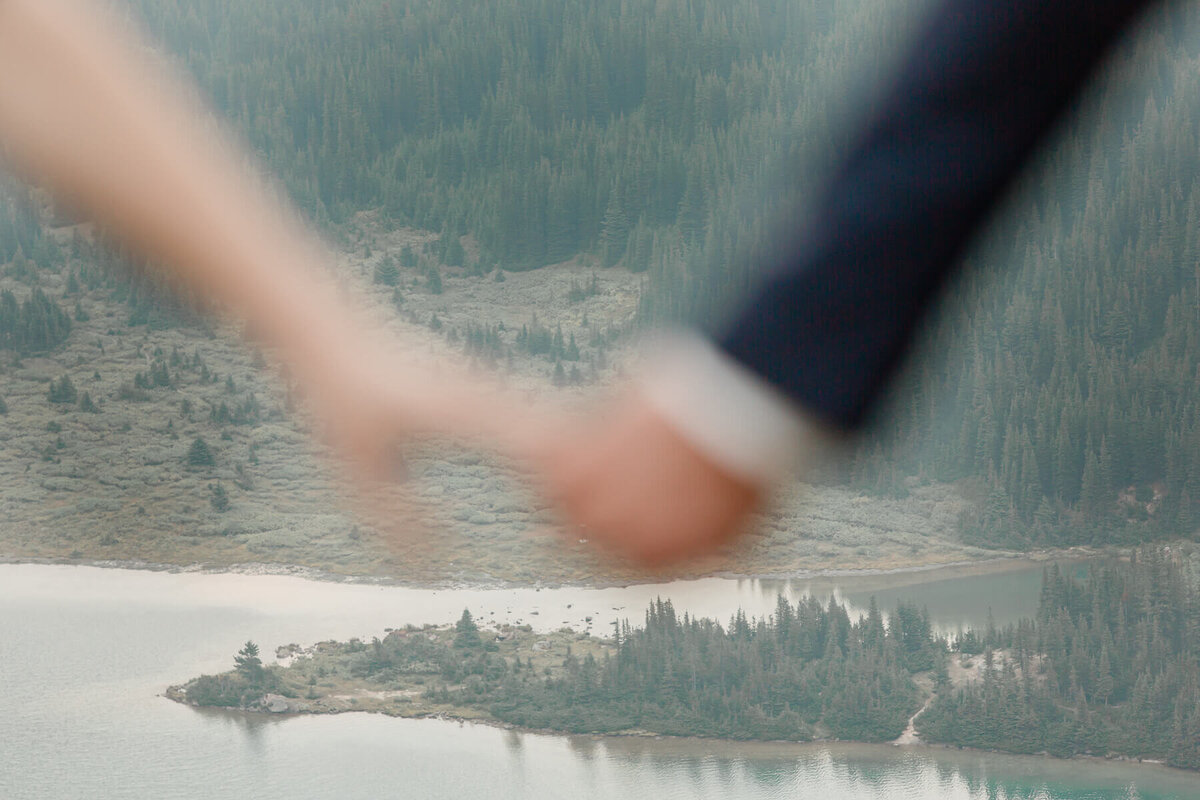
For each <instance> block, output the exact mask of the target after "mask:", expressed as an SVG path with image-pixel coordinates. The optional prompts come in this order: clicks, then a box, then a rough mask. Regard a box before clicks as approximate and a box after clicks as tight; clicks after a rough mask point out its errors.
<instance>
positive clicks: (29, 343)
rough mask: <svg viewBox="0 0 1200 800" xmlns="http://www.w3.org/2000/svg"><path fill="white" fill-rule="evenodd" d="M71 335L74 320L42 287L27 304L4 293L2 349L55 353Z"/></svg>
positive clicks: (0, 298)
mask: <svg viewBox="0 0 1200 800" xmlns="http://www.w3.org/2000/svg"><path fill="white" fill-rule="evenodd" d="M70 333H71V318H70V317H68V316H67V313H66V312H65V311H63V310H62V308H61V307H60V306H59V305H58V303H56V302H54V301H53V300H51V299H50V297H49V296H48V295H47V294H46V293H45V292H44V291H42V290H41V289H40V288H39V289H34V290H33V292H31V293H30V295H29V297H28V298H27V299H26V300H25V301H24V302H20V301H18V300H17V296H16V295H15V294H14V293H13V292H10V291H8V290H7V289H6V290H4V291H0V350H16V351H17V352H18V353H31V352H39V351H44V350H52V349H54V348H55V347H57V346H58V345H60V344H62V342H63V341H65V340H66V338H67V336H68V335H69V334H70Z"/></svg>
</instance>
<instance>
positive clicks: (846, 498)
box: [0, 215, 997, 583]
mask: <svg viewBox="0 0 1200 800" xmlns="http://www.w3.org/2000/svg"><path fill="white" fill-rule="evenodd" d="M342 236H343V238H342V240H341V242H340V243H339V248H340V250H341V252H342V255H341V263H340V269H341V271H342V274H344V275H345V276H346V279H347V280H348V281H349V282H351V283H353V284H355V285H357V286H359V287H361V288H362V290H363V292H364V293H365V294H366V295H367V296H368V297H369V298H370V302H371V304H372V305H373V308H374V312H375V313H377V314H378V315H379V316H380V318H381V319H383V320H386V322H387V324H388V325H391V326H393V327H394V328H395V329H396V330H397V331H403V332H404V334H405V335H406V336H409V337H417V338H419V339H420V341H422V342H424V343H426V345H427V346H428V347H429V348H430V350H431V351H434V352H439V353H447V352H456V353H460V354H461V353H463V352H464V351H466V350H467V349H468V340H469V339H470V333H471V331H472V329H473V327H474V328H476V329H479V328H482V327H484V326H486V327H487V328H488V329H489V330H490V331H491V332H492V335H493V339H494V344H495V346H494V347H493V348H492V350H493V352H492V354H491V355H488V354H479V353H476V354H475V358H474V360H475V361H476V362H477V363H479V364H480V365H481V368H485V369H494V370H497V371H498V372H499V373H501V374H502V375H503V377H504V380H505V382H506V383H508V384H509V385H510V386H514V387H516V388H518V389H520V390H523V391H527V392H529V393H530V394H531V395H532V394H536V393H542V392H548V393H557V396H558V398H559V399H563V400H566V401H567V402H576V403H581V404H582V403H586V402H588V400H589V398H592V397H594V396H596V395H597V394H600V393H603V391H605V388H606V387H608V386H611V385H612V384H613V383H615V382H616V380H617V379H618V377H619V375H620V371H621V368H622V365H623V364H626V363H627V362H628V358H629V354H630V352H632V350H633V349H634V347H633V345H631V343H630V336H629V334H628V330H629V327H630V325H629V323H630V321H631V320H632V318H633V316H634V314H635V311H636V308H637V303H638V298H639V294H640V291H641V286H642V281H643V277H642V276H639V275H636V274H632V273H629V272H628V271H625V270H620V269H607V270H606V269H600V268H596V267H594V266H593V265H592V264H590V263H589V262H588V261H587V260H586V259H580V260H578V261H576V262H571V263H567V264H562V265H557V266H553V267H547V268H543V269H540V270H536V271H531V272H505V273H503V279H502V280H498V279H497V274H496V272H495V271H490V272H489V273H488V274H485V275H482V276H481V275H471V274H469V273H470V272H471V270H467V269H463V268H457V267H447V266H444V265H441V266H440V267H439V274H440V276H441V282H442V291H441V292H440V293H436V292H435V291H433V290H432V288H431V286H430V281H429V278H428V273H427V267H428V266H429V264H431V263H433V262H432V256H430V255H422V253H423V251H424V248H425V246H426V244H427V243H432V242H433V241H434V238H435V237H434V236H433V235H432V234H429V233H427V232H422V231H415V230H403V229H402V230H386V229H384V228H383V227H382V226H380V225H379V224H378V223H377V222H376V221H375V220H374V219H372V218H371V217H370V216H366V215H365V216H363V217H361V218H360V219H359V220H358V222H357V224H355V225H353V226H350V227H349V228H348V229H347V230H346V231H344V232H343V234H342ZM406 247H407V248H409V250H410V251H411V252H413V253H415V254H417V255H418V257H419V261H420V263H419V264H418V265H416V266H408V267H401V268H399V270H398V275H397V279H396V285H395V286H390V285H382V284H378V283H374V282H373V279H374V277H375V274H376V271H377V267H379V266H380V264H381V262H383V261H384V260H385V259H390V260H392V261H395V262H397V263H399V262H400V261H401V260H402V255H403V254H404V251H405V248H406ZM464 248H465V250H466V252H467V260H468V263H470V262H471V260H472V259H473V257H474V248H473V247H472V243H471V242H470V241H469V240H464ZM2 273H3V270H2V269H0V274H2ZM38 281H39V285H40V286H41V287H42V288H43V289H45V290H46V291H47V293H48V294H50V295H51V296H52V297H55V298H59V299H60V302H61V303H62V305H63V306H64V308H66V309H68V310H70V309H71V308H72V307H73V306H74V301H75V300H76V299H78V301H79V308H80V309H81V310H82V311H83V312H84V317H86V318H84V319H80V320H79V321H76V322H75V324H74V327H73V330H72V332H71V335H70V337H69V338H68V340H67V342H66V343H65V344H64V345H63V346H62V347H60V348H58V349H56V350H54V351H53V352H51V353H48V354H43V355H39V356H36V357H35V356H27V357H24V358H16V357H15V355H14V354H12V353H5V352H0V398H2V399H3V400H4V401H5V405H6V406H7V409H8V412H7V414H6V415H4V416H0V559H8V560H18V559H37V558H45V559H68V560H83V561H135V562H144V563H149V564H164V565H203V566H207V567H212V568H230V567H238V566H239V565H240V566H241V567H243V568H261V567H262V566H263V565H268V567H270V566H271V565H274V566H280V565H294V566H300V567H307V568H311V569H314V570H318V571H320V572H324V573H329V574H340V575H356V576H375V577H380V578H388V579H395V580H401V581H407V582H422V583H433V582H471V583H500V582H518V583H531V582H533V583H565V582H580V583H602V582H612V581H627V580H636V579H637V578H638V577H639V574H638V573H637V572H635V571H633V570H632V569H630V568H629V567H627V566H625V565H621V564H614V563H611V562H609V561H605V560H602V559H600V558H599V557H597V555H596V554H595V553H594V552H593V551H592V549H591V548H590V547H588V546H587V545H586V544H584V543H581V542H579V541H577V540H576V539H574V538H571V537H567V538H566V541H567V543H568V544H567V546H566V547H564V546H563V545H562V540H563V538H564V537H562V536H560V535H556V532H557V530H558V529H557V527H556V524H555V518H554V515H553V513H552V511H551V510H550V509H548V508H546V507H544V506H543V505H542V504H541V503H540V501H538V500H537V499H536V498H534V497H533V496H532V495H531V494H529V493H528V492H527V491H525V489H524V488H523V486H522V484H521V481H520V478H519V476H518V475H517V474H516V473H515V472H514V471H513V470H512V469H511V468H510V467H509V465H507V464H505V463H502V462H501V461H500V460H499V459H498V458H497V457H494V456H489V455H488V454H482V453H476V452H470V451H465V450H462V449H460V448H455V447H453V446H448V445H447V446H434V445H430V446H426V447H422V448H418V450H417V451H415V452H413V453H410V454H409V455H410V465H409V466H410V472H411V478H410V480H409V481H408V483H407V484H406V485H405V487H404V492H405V497H406V498H407V499H406V504H405V505H404V506H403V508H404V509H405V515H404V516H403V517H402V518H400V517H398V518H397V519H396V520H392V521H391V522H392V523H394V524H391V525H389V527H390V528H391V532H390V533H388V534H384V533H381V532H380V529H379V526H372V525H371V524H368V522H367V521H366V518H364V517H362V516H356V515H355V514H353V513H351V512H350V511H349V510H348V506H347V504H346V503H345V502H343V498H342V495H341V494H340V493H339V492H338V491H337V489H336V487H335V483H334V479H335V476H336V471H335V470H333V469H332V468H331V467H330V465H329V464H327V463H326V462H325V461H324V459H323V458H322V457H321V454H320V451H319V448H318V447H317V446H316V445H314V444H313V442H312V439H311V437H310V435H309V433H308V431H307V429H306V426H305V424H304V420H303V417H302V415H300V414H297V413H295V411H294V409H293V404H292V402H291V399H290V398H289V396H288V392H287V390H286V387H285V386H284V385H283V383H282V381H280V380H279V379H277V378H276V377H274V374H273V372H272V371H271V370H270V369H269V368H268V367H267V365H266V360H265V359H264V357H263V356H262V355H261V354H259V353H257V352H255V351H254V350H252V349H250V348H248V347H247V346H245V345H243V344H242V343H241V342H240V341H239V339H238V337H237V335H236V331H234V330H232V329H231V328H229V327H228V326H220V325H216V324H215V323H205V322H203V321H200V322H195V323H192V324H185V325H178V326H172V327H165V328H163V329H155V328H156V327H157V326H152V325H151V326H148V325H144V324H143V325H131V324H130V311H129V307H128V306H127V304H125V303H124V302H122V301H121V300H118V299H116V297H114V296H113V291H112V290H111V289H105V288H99V289H95V290H92V291H88V290H86V289H85V290H83V291H82V293H81V294H80V295H78V296H72V297H66V296H65V289H66V273H65V272H64V274H62V275H54V274H47V273H42V274H40V275H39V277H38ZM0 288H10V289H12V290H13V291H15V292H16V293H18V295H21V293H22V292H24V293H26V294H27V293H28V292H29V286H28V282H27V280H26V281H25V282H18V281H16V280H15V279H14V278H12V277H0ZM522 328H524V329H525V330H526V331H527V332H533V331H536V330H541V329H544V330H545V332H546V335H548V336H553V335H557V333H558V331H559V329H560V328H561V331H562V335H563V342H564V345H569V342H570V340H571V337H572V336H573V337H574V341H575V345H576V348H577V349H578V351H579V355H578V359H577V360H565V359H563V360H560V361H559V362H557V363H556V362H554V361H551V360H549V359H548V358H547V356H546V355H544V354H536V355H531V354H530V353H528V352H526V348H522V347H521V346H520V344H519V341H520V338H521V331H522ZM496 354H499V355H498V356H497V355H496ZM558 364H562V366H563V367H564V369H563V370H562V371H561V372H558V370H557V366H558ZM156 365H165V367H166V373H167V376H168V379H169V380H168V381H167V382H166V383H165V384H163V385H154V384H153V383H151V385H149V386H148V387H145V388H142V387H138V386H137V385H136V383H137V381H136V376H137V373H139V372H141V373H143V375H144V376H149V375H150V374H151V372H152V370H153V369H154V368H156ZM556 372H557V373H558V374H557V375H556ZM63 375H67V376H69V377H70V379H71V381H72V383H73V384H74V385H75V386H76V388H77V391H78V392H79V393H80V394H82V393H83V392H85V391H86V392H87V393H88V394H89V396H90V397H91V398H92V400H93V401H94V403H95V405H96V410H95V411H94V412H92V411H85V410H81V409H80V408H79V406H78V404H54V403H51V402H49V400H48V389H49V384H50V382H51V381H54V380H58V379H59V378H61V376H63ZM197 438H202V439H203V440H204V441H205V443H206V444H207V445H208V447H209V449H210V451H211V453H212V456H213V463H212V464H211V465H205V464H193V463H190V461H189V453H190V449H191V447H192V446H193V444H194V442H195V440H196V439H197ZM965 503H966V501H965V500H963V498H962V497H960V496H959V494H958V493H957V492H956V491H955V490H954V488H952V487H949V486H939V485H928V486H916V485H914V486H913V487H912V491H911V495H910V496H909V497H907V498H905V499H903V500H890V499H884V498H878V497H870V496H864V495H860V494H859V493H857V492H854V491H850V490H847V489H820V490H812V489H810V488H808V487H805V486H803V485H801V484H795V485H793V486H791V487H790V488H789V489H788V490H787V491H785V492H784V493H783V495H782V496H781V497H780V499H779V502H778V503H777V505H776V506H775V508H774V509H773V510H772V511H771V512H770V513H768V514H766V515H765V516H764V518H763V519H762V520H761V524H760V525H759V527H758V531H757V532H756V533H755V534H754V535H751V536H749V537H747V539H746V541H745V542H744V543H743V545H742V546H741V547H740V548H739V549H738V550H737V552H736V553H733V554H732V555H731V556H726V557H723V558H721V559H714V560H710V561H708V562H705V563H698V564H692V565H688V566H686V567H683V568H681V572H682V573H685V574H703V573H708V572H713V571H721V572H726V573H746V574H752V573H753V574H782V573H789V572H796V571H803V570H827V569H848V568H854V569H896V568H903V567H911V566H919V565H932V564H942V563H950V562H961V561H970V560H976V559H980V558H985V557H994V556H996V555H997V553H995V552H994V551H983V550H980V549H978V548H973V547H968V546H965V545H963V544H962V543H960V542H958V541H957V539H956V537H955V523H956V519H957V517H958V515H959V513H960V511H961V510H962V509H963V508H964V507H965ZM397 530H399V531H401V533H400V534H399V535H397V533H396V531H397ZM404 531H417V532H419V533H413V534H412V535H404V534H403V532H404Z"/></svg>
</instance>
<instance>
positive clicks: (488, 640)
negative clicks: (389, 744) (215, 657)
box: [185, 599, 945, 741]
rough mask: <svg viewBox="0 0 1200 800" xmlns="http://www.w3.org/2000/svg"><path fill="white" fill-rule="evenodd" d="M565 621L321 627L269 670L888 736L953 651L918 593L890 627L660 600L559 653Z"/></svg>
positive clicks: (640, 725)
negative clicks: (916, 676)
mask: <svg viewBox="0 0 1200 800" xmlns="http://www.w3.org/2000/svg"><path fill="white" fill-rule="evenodd" d="M553 637H554V635H550V636H549V637H546V636H542V635H538V634H534V633H532V632H531V631H521V630H517V629H510V630H508V631H507V632H505V633H502V634H499V635H498V634H497V633H496V632H495V631H482V630H481V629H480V628H479V626H478V624H477V623H476V622H475V621H474V619H473V618H472V617H471V614H470V613H469V612H467V611H464V612H463V615H462V617H461V618H460V619H459V621H458V622H457V623H456V624H455V625H454V626H453V628H451V629H449V630H446V629H433V630H430V629H425V630H415V629H413V630H402V631H393V632H392V633H390V634H389V635H388V636H386V637H384V638H383V639H375V640H374V641H373V642H371V643H370V644H366V643H363V642H359V641H357V640H355V641H351V642H349V643H347V644H344V645H334V644H331V643H323V644H322V645H319V646H318V647H317V648H316V650H315V651H314V653H313V654H312V656H311V657H310V658H309V659H300V660H297V661H296V662H295V664H294V665H293V666H292V667H290V668H288V669H286V670H276V671H274V672H275V678H274V679H273V680H274V681H275V682H274V683H273V684H272V686H274V687H275V689H273V690H274V691H279V692H281V693H284V694H288V695H290V696H293V697H305V698H307V699H309V700H314V699H318V698H319V697H320V696H321V695H320V689H319V688H318V687H320V686H322V685H328V686H329V687H334V688H331V689H327V690H326V691H330V692H331V693H338V694H339V695H340V694H343V693H345V692H352V691H353V690H352V689H351V688H347V687H345V686H343V685H342V684H340V683H327V684H326V683H324V681H326V680H331V679H332V676H336V675H338V674H340V675H342V676H343V677H344V678H346V679H350V680H356V681H360V682H361V683H360V686H362V687H369V689H368V692H369V693H373V694H374V695H378V694H379V693H380V692H385V693H386V692H389V691H391V692H393V693H395V694H397V695H404V694H405V693H410V694H416V693H418V692H419V694H420V696H421V702H422V703H424V706H423V708H424V711H423V712H422V713H426V714H433V713H452V714H454V713H456V714H462V713H463V712H464V710H473V713H478V714H482V715H484V716H486V717H489V718H492V719H497V720H501V721H504V722H509V723H512V724H515V725H520V726H524V727H534V728H547V729H552V730H558V731H567V732H572V733H610V732H616V731H629V730H644V731H652V732H655V733H664V734H674V735H680V736H719V737H726V738H735V739H789V740H808V739H811V738H813V737H814V736H824V737H835V738H840V739H856V740H862V741H883V740H888V739H894V738H895V737H896V736H898V735H899V734H900V733H901V731H903V729H904V727H905V725H906V723H907V721H908V719H909V717H911V716H912V714H913V713H914V712H915V711H916V710H917V709H918V708H920V706H921V701H922V696H921V693H920V691H919V690H918V688H917V686H916V684H915V683H914V681H913V677H912V675H913V670H919V669H925V668H927V667H928V666H930V665H933V664H935V663H940V659H941V658H943V657H944V653H945V643H944V641H942V640H939V639H936V638H935V637H934V636H933V635H932V634H931V632H930V627H929V620H928V617H927V616H926V615H925V614H924V613H922V612H921V611H919V610H917V609H916V608H913V607H907V606H901V607H900V608H899V609H898V610H897V611H896V614H895V615H894V616H893V617H892V619H891V621H890V623H889V625H888V626H886V627H885V625H884V620H883V616H882V615H881V614H880V613H879V611H878V609H877V608H876V607H875V606H874V604H872V606H871V612H870V613H869V614H868V615H867V616H866V617H864V618H863V619H862V620H859V621H858V622H852V621H851V620H850V618H849V616H848V614H847V612H846V609H845V608H844V607H843V606H841V605H838V604H837V603H835V602H832V601H831V602H830V604H829V605H828V606H822V605H821V604H820V603H819V602H817V601H815V600H811V599H810V600H805V601H802V602H800V603H799V604H797V605H795V606H792V605H790V604H789V603H788V602H787V601H786V600H783V599H781V600H780V602H779V605H778V607H777V608H776V612H775V615H774V616H773V617H772V618H771V619H769V620H757V621H751V620H749V619H747V618H746V616H745V615H744V614H742V613H738V614H737V615H736V616H734V618H733V619H732V620H730V622H729V624H728V626H722V625H720V624H718V623H717V622H715V621H714V620H710V619H696V618H691V617H688V616H687V615H686V614H685V615H683V616H682V617H680V616H678V615H677V614H676V613H675V610H674V608H673V607H672V605H671V603H670V602H669V601H663V600H660V601H657V602H655V603H654V604H652V605H651V606H650V608H649V609H648V611H647V613H646V618H645V624H644V625H643V626H641V627H637V628H634V627H631V626H630V625H629V624H628V623H625V624H624V625H621V626H619V627H617V628H615V630H614V638H613V639H611V640H603V641H600V642H597V641H596V640H594V639H587V640H586V641H587V642H588V643H589V645H590V646H589V647H588V648H587V650H586V652H584V653H583V654H582V655H581V654H580V653H579V652H578V651H573V650H572V648H571V645H570V644H568V645H567V647H566V651H565V653H563V654H561V655H559V656H558V657H557V659H549V660H548V659H547V658H546V657H545V656H544V655H543V652H544V651H546V650H548V647H547V645H548V642H549V641H550V640H551V639H553ZM576 645H577V646H582V645H580V643H579V642H576ZM597 655H599V657H597ZM239 670H241V668H240V667H239ZM241 671H244V670H241ZM243 685H244V681H242V679H241V678H239V676H238V674H237V673H236V672H235V673H234V674H232V675H225V676H217V677H211V676H206V677H205V678H203V679H199V680H198V681H194V682H192V683H191V684H188V686H187V687H186V688H185V695H186V698H187V699H188V700H189V702H194V703H197V704H200V705H205V704H209V703H207V702H206V701H205V700H204V698H206V697H209V696H210V695H212V696H217V697H219V698H220V699H221V700H222V702H224V701H225V700H228V699H230V698H233V697H234V696H235V695H237V691H241V687H243ZM218 690H219V692H218ZM213 693H217V694H215V695H214V694H213ZM237 696H238V697H241V695H237ZM257 700H258V698H253V697H247V698H243V702H241V704H242V705H252V704H253V703H254V702H257Z"/></svg>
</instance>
